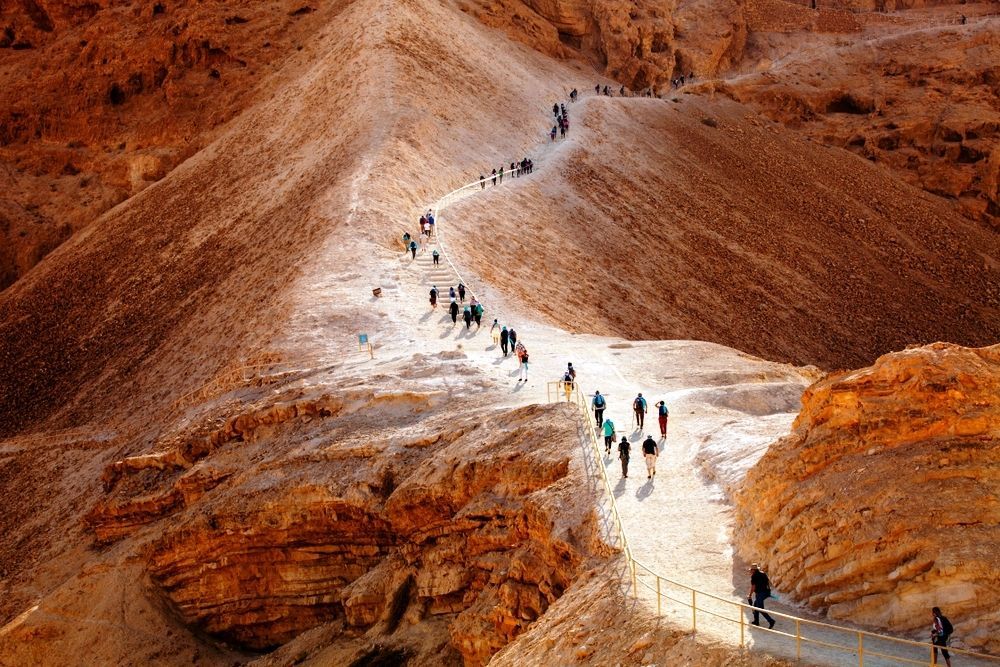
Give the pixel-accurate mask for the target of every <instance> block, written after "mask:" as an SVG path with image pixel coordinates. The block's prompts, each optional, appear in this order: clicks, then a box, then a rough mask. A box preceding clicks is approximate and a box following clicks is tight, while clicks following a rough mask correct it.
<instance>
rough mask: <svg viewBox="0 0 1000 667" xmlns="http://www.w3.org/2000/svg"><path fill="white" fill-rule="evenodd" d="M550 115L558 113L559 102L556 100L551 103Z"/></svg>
mask: <svg viewBox="0 0 1000 667" xmlns="http://www.w3.org/2000/svg"><path fill="white" fill-rule="evenodd" d="M552 115H553V116H558V115H559V103H558V102H556V103H555V104H553V105H552Z"/></svg>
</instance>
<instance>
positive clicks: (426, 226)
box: [403, 209, 441, 264]
mask: <svg viewBox="0 0 1000 667" xmlns="http://www.w3.org/2000/svg"><path fill="white" fill-rule="evenodd" d="M433 234H434V212H433V211H431V210H430V209H427V212H426V213H424V214H423V215H422V216H420V235H419V237H418V238H417V239H415V238H413V237H412V236H410V232H403V247H404V248H405V249H406V250H407V252H409V253H410V256H411V257H412V258H413V259H416V258H417V250H418V249H419V250H423V247H424V242H425V241H430V239H431V236H433ZM418 239H419V241H418ZM440 257H441V253H439V252H438V251H437V250H434V263H435V264H438V263H439V260H440Z"/></svg>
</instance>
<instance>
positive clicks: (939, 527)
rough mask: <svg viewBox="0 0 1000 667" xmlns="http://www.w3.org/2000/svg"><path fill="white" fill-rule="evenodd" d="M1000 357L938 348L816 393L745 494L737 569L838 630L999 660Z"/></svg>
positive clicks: (884, 363)
mask: <svg viewBox="0 0 1000 667" xmlns="http://www.w3.org/2000/svg"><path fill="white" fill-rule="evenodd" d="M998 396H1000V346H993V347H986V348H979V349H969V348H962V347H959V346H956V345H950V344H945V343H938V344H934V345H929V346H926V347H920V348H914V349H909V350H906V351H904V352H896V353H891V354H887V355H885V356H883V357H880V358H879V359H878V361H876V362H875V364H874V365H872V366H871V367H869V368H864V369H861V370H858V371H850V372H842V373H835V374H832V375H830V376H829V377H827V378H825V379H823V380H821V381H819V382H817V383H816V384H815V385H813V386H812V387H810V388H809V389H808V390H807V391H806V393H805V394H804V396H803V399H802V402H803V409H802V412H801V414H800V415H799V417H798V418H797V420H796V422H795V425H794V427H793V432H792V434H791V435H790V436H789V437H787V438H785V439H783V440H781V441H780V442H778V443H776V444H775V445H772V446H771V448H770V449H769V450H768V452H767V454H765V455H764V457H763V458H762V459H761V460H760V461H759V462H758V464H757V465H756V466H755V467H754V468H753V469H752V470H751V471H750V473H749V474H748V475H747V478H746V481H745V482H744V484H743V487H742V489H741V490H740V491H739V492H738V493H737V494H736V497H735V502H736V508H737V516H738V526H739V528H738V531H737V534H736V536H735V538H736V543H737V545H738V550H739V553H740V555H741V556H742V557H743V558H744V559H746V560H747V561H761V562H763V563H764V564H765V565H766V566H767V568H768V574H769V575H770V576H771V578H772V580H773V581H774V583H775V585H776V586H777V589H778V590H779V591H781V593H782V594H784V595H786V596H791V597H794V598H795V599H797V600H800V601H801V602H803V603H805V604H808V605H809V606H810V607H812V608H814V609H820V610H824V611H826V613H827V614H829V616H830V617H831V618H835V619H850V620H851V621H853V622H857V623H864V624H866V625H870V626H874V627H879V628H887V629H891V630H894V631H907V632H913V633H914V636H915V638H918V639H921V640H926V634H925V629H926V626H927V617H928V613H929V612H928V610H929V609H930V607H932V606H940V607H941V608H942V609H944V610H945V613H946V614H947V615H948V616H949V617H950V618H951V620H952V621H953V622H954V623H955V625H956V627H958V628H959V629H960V630H959V635H960V636H961V638H962V640H963V641H964V642H965V644H966V645H968V646H971V647H974V648H980V649H985V650H987V651H990V652H996V651H997V650H1000V643H998V641H997V637H998V636H1000V632H998V629H1000V616H998V615H997V612H996V609H997V606H998V603H1000V598H998V591H1000V578H998V572H1000V562H998V552H997V549H996V548H995V547H996V545H997V544H998V543H1000V510H998V508H1000V503H998V499H1000V400H998Z"/></svg>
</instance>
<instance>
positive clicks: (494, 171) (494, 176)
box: [493, 169, 497, 186]
mask: <svg viewBox="0 0 1000 667" xmlns="http://www.w3.org/2000/svg"><path fill="white" fill-rule="evenodd" d="M496 184H497V170H496V169H494V170H493V185H494V186H495V185H496Z"/></svg>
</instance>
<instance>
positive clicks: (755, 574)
mask: <svg viewBox="0 0 1000 667" xmlns="http://www.w3.org/2000/svg"><path fill="white" fill-rule="evenodd" d="M769 597H771V581H770V579H768V578H767V575H766V574H765V573H764V572H762V571H761V569H760V566H759V565H757V563H754V564H753V565H751V566H750V593H749V594H748V595H747V604H749V605H750V606H751V607H753V608H754V610H753V624H754V625H760V615H761V614H763V615H764V620H766V621H767V628H768V629H769V630H770V629H771V628H773V627H774V619H773V618H771V617H770V615H768V613H767V612H766V611H764V600H766V599H767V598H769ZM758 609H759V610H760V611H758Z"/></svg>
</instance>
